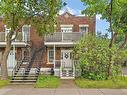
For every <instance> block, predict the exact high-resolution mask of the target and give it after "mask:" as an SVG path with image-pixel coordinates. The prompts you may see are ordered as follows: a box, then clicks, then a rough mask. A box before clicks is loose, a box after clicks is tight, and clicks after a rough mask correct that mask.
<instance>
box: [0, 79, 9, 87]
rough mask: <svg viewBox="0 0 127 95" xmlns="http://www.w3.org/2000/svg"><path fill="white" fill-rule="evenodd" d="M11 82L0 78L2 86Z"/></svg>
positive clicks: (0, 85)
mask: <svg viewBox="0 0 127 95" xmlns="http://www.w3.org/2000/svg"><path fill="white" fill-rule="evenodd" d="M8 84H9V80H0V88H2V87H4V86H6V85H8Z"/></svg>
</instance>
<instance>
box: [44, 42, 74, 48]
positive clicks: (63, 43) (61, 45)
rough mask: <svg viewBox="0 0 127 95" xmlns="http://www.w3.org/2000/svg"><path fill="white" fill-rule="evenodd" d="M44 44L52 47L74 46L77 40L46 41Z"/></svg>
mask: <svg viewBox="0 0 127 95" xmlns="http://www.w3.org/2000/svg"><path fill="white" fill-rule="evenodd" d="M44 44H45V45H46V46H47V47H52V46H54V45H55V46H56V47H74V45H75V44H76V42H44Z"/></svg>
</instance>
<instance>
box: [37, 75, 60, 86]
mask: <svg viewBox="0 0 127 95" xmlns="http://www.w3.org/2000/svg"><path fill="white" fill-rule="evenodd" d="M59 84H60V79H59V78H58V77H55V76H51V75H41V76H39V78H38V80H37V82H36V86H35V87H38V88H57V87H58V86H59Z"/></svg>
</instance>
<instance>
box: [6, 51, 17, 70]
mask: <svg viewBox="0 0 127 95" xmlns="http://www.w3.org/2000/svg"><path fill="white" fill-rule="evenodd" d="M14 66H15V51H14V50H10V53H9V55H8V60H7V67H8V69H10V70H12V69H13V68H14Z"/></svg>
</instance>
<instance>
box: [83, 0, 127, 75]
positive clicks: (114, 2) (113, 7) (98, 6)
mask: <svg viewBox="0 0 127 95" xmlns="http://www.w3.org/2000/svg"><path fill="white" fill-rule="evenodd" d="M81 1H82V2H83V3H84V4H85V5H86V9H85V10H84V11H83V13H86V14H87V15H89V16H95V15H96V14H101V15H102V19H106V20H107V21H108V22H109V24H110V28H109V31H110V32H111V40H110V43H109V47H110V48H112V46H113V44H114V42H115V40H116V37H117V35H118V34H121V33H124V36H125V37H124V41H123V43H122V44H121V45H119V49H123V48H124V47H125V45H126V43H127V32H126V27H127V16H126V12H127V11H126V10H127V6H126V5H127V2H126V0H81ZM111 59H112V56H110V58H109V60H110V63H109V75H110V74H111V72H112V71H111V66H112V63H111Z"/></svg>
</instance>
